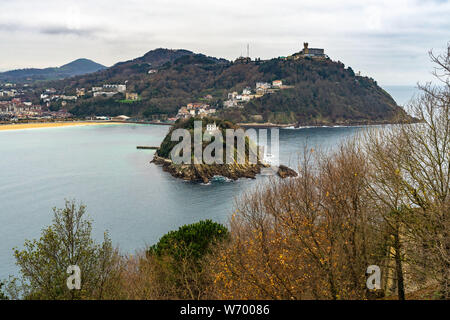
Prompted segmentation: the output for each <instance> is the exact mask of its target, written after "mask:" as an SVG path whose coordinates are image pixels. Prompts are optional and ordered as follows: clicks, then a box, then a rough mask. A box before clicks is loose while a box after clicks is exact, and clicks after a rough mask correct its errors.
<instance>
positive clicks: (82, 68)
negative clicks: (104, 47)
mask: <svg viewBox="0 0 450 320" xmlns="http://www.w3.org/2000/svg"><path fill="white" fill-rule="evenodd" d="M103 69H106V67H105V66H103V65H101V64H99V63H96V62H94V61H92V60H89V59H77V60H75V61H72V62H70V63H68V64H65V65H63V66H61V67H56V68H45V69H35V68H30V69H19V70H11V71H6V72H3V73H0V81H5V82H6V81H8V82H33V81H37V80H55V79H65V78H69V77H73V76H77V75H84V74H87V73H92V72H96V71H98V70H103Z"/></svg>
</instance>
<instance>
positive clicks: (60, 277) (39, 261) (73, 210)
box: [14, 201, 118, 300]
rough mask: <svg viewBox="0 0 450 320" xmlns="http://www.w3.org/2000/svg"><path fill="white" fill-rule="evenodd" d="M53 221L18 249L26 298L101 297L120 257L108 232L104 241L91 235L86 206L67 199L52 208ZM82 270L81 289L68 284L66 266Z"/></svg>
mask: <svg viewBox="0 0 450 320" xmlns="http://www.w3.org/2000/svg"><path fill="white" fill-rule="evenodd" d="M53 212H54V216H53V224H52V225H51V226H49V227H47V228H46V229H44V230H43V231H42V236H41V238H40V239H39V240H32V241H30V240H27V241H25V244H24V249H22V250H19V249H15V251H14V255H15V258H16V263H17V265H18V266H19V267H20V273H21V279H22V280H23V287H22V288H21V289H22V291H23V295H24V298H26V299H52V300H53V299H64V300H65V299H91V298H102V296H103V290H104V289H105V288H106V286H107V283H108V281H109V280H110V279H111V278H112V277H113V275H114V272H115V267H116V260H117V258H118V256H117V252H116V251H115V250H114V249H113V247H112V244H111V240H110V239H109V236H108V234H107V233H105V234H104V241H103V243H102V244H97V243H95V242H94V240H93V239H92V237H91V232H92V223H91V221H90V220H87V219H86V218H85V213H86V208H85V206H84V205H80V206H77V205H76V203H75V202H69V201H66V204H65V207H64V208H62V209H56V208H54V209H53ZM71 265H77V266H79V267H80V269H81V278H82V279H81V280H82V281H81V290H71V291H70V290H69V289H68V288H67V286H66V280H67V278H68V276H69V275H68V274H67V272H66V271H67V268H68V267H69V266H71Z"/></svg>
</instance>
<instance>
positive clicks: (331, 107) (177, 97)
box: [37, 49, 405, 124]
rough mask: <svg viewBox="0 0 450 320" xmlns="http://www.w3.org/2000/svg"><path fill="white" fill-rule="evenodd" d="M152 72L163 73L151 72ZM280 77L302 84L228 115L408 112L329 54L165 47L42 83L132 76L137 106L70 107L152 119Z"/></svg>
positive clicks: (382, 116) (96, 103) (309, 117)
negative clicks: (215, 53) (220, 55)
mask: <svg viewBox="0 0 450 320" xmlns="http://www.w3.org/2000/svg"><path fill="white" fill-rule="evenodd" d="M149 64H150V65H149ZM150 69H157V70H158V72H157V73H155V74H151V75H149V74H148V73H147V71H148V70H150ZM277 79H279V80H283V82H284V83H285V84H288V85H291V86H293V87H294V88H293V89H287V90H281V91H279V92H277V93H272V94H268V95H265V96H263V97H262V98H258V99H254V100H252V101H251V102H250V103H248V104H247V105H246V106H245V108H244V109H243V110H242V109H233V110H229V109H226V110H223V112H222V113H220V117H222V118H225V119H232V120H233V121H237V122H241V121H252V116H253V115H261V116H263V118H264V121H272V122H281V123H297V122H301V123H317V124H326V123H332V122H343V123H361V122H364V121H372V122H383V121H395V118H396V117H399V116H405V114H404V112H403V111H402V110H401V109H400V108H399V107H398V106H397V104H396V103H395V101H394V100H393V99H392V98H391V97H390V96H389V94H387V93H386V92H385V91H384V90H383V89H381V88H380V87H379V86H378V85H377V83H376V82H375V81H374V80H373V79H370V78H367V77H361V76H355V74H354V72H353V70H351V68H347V69H346V68H345V66H344V65H343V64H342V63H340V62H334V61H331V60H329V59H324V60H312V59H299V60H295V61H294V60H285V59H281V58H279V59H272V60H268V61H254V62H251V63H245V64H243V63H230V62H229V61H226V60H223V59H216V58H213V57H207V56H205V55H202V54H194V53H192V52H189V51H185V50H164V49H158V50H154V51H150V52H149V53H148V54H146V55H145V56H143V57H141V58H137V59H135V60H132V61H127V62H124V63H119V64H117V65H115V66H113V67H111V68H108V69H107V70H103V71H100V72H96V73H94V74H90V75H85V76H80V77H74V78H71V79H67V80H64V81H59V82H52V83H44V84H41V85H40V86H42V88H44V87H45V86H53V87H55V88H57V89H59V90H65V91H74V90H75V88H80V87H88V88H89V87H91V86H98V85H101V84H103V83H108V82H109V83H124V82H125V81H128V82H127V87H128V88H129V90H131V91H133V92H136V93H138V94H139V97H141V98H142V101H140V102H139V103H134V104H133V107H130V106H129V105H127V104H124V103H116V102H113V101H111V99H102V98H92V97H89V96H86V97H84V98H81V99H79V101H77V103H76V104H75V105H74V106H72V109H71V110H70V111H71V112H72V113H73V114H75V115H77V116H80V117H81V116H89V115H98V114H105V115H111V116H114V115H118V114H127V115H131V116H144V117H148V116H149V115H151V114H160V113H164V114H168V115H172V116H173V115H175V114H176V112H177V110H178V109H179V108H180V107H181V106H183V105H186V104H187V103H190V102H196V101H200V100H201V99H202V98H203V97H204V96H205V95H206V94H211V95H212V96H213V100H212V102H211V103H213V104H214V105H215V106H216V107H217V108H220V107H221V106H222V102H221V101H224V100H226V99H227V94H228V93H229V92H232V91H239V92H240V91H242V89H244V88H245V87H248V86H250V87H253V88H254V86H255V84H256V82H260V81H267V82H271V81H273V80H277ZM37 91H39V90H37ZM152 110H158V111H157V112H153V111H152ZM144 112H145V114H144Z"/></svg>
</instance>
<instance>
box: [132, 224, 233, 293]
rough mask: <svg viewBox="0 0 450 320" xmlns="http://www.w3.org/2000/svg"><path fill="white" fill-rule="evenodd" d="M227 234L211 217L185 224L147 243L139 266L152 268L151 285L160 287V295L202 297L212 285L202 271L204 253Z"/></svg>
mask: <svg viewBox="0 0 450 320" xmlns="http://www.w3.org/2000/svg"><path fill="white" fill-rule="evenodd" d="M227 238H228V230H227V229H226V228H225V227H224V226H223V225H221V224H219V223H216V222H213V221H211V220H205V221H200V222H197V223H194V224H190V225H185V226H182V227H180V228H179V229H178V230H177V231H171V232H169V233H167V234H166V235H164V236H163V237H162V238H161V239H160V240H159V242H158V243H157V244H156V245H154V246H152V247H150V248H149V250H148V254H147V259H146V260H147V261H146V262H145V261H143V260H142V259H141V261H140V266H141V268H142V270H143V271H144V272H145V270H148V269H149V268H150V269H152V270H153V276H154V285H155V286H157V287H159V288H164V290H160V291H159V292H160V294H161V292H164V294H165V295H166V296H165V297H164V296H163V297H162V298H166V299H174V298H175V299H194V300H197V299H201V298H205V296H206V294H207V291H208V289H209V288H210V287H211V286H212V279H211V278H210V277H209V274H208V273H206V271H205V270H206V268H205V256H207V255H209V254H210V253H211V250H212V248H213V247H214V245H216V244H217V243H220V242H221V241H223V240H225V239H227ZM143 262H144V263H143ZM160 298H161V296H160Z"/></svg>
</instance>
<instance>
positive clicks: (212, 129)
mask: <svg viewBox="0 0 450 320" xmlns="http://www.w3.org/2000/svg"><path fill="white" fill-rule="evenodd" d="M216 131H217V126H216V122H214V123H208V124H207V125H206V132H208V133H213V132H216Z"/></svg>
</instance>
